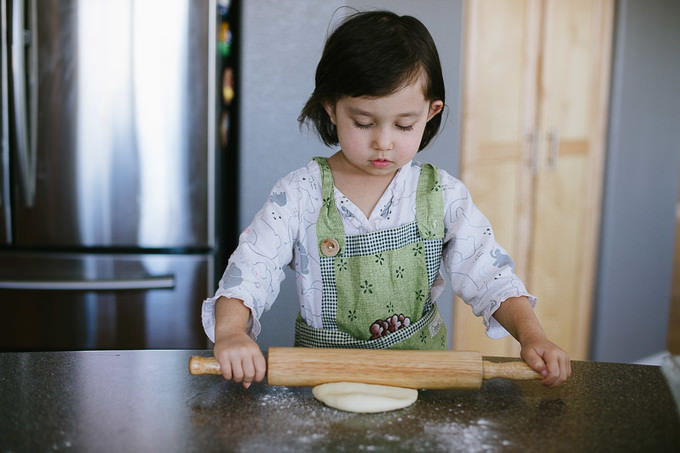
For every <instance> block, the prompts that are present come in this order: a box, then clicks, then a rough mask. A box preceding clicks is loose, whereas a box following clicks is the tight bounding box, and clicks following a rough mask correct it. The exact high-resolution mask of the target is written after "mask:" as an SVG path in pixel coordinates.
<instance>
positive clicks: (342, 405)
mask: <svg viewBox="0 0 680 453" xmlns="http://www.w3.org/2000/svg"><path fill="white" fill-rule="evenodd" d="M312 393H313V394H314V397H315V398H316V399H318V400H319V401H321V402H322V403H324V404H325V405H326V406H329V407H333V408H335V409H340V410H342V411H347V412H361V413H372V412H386V411H393V410H396V409H402V408H404V407H408V406H410V405H411V404H413V403H415V402H416V400H417V399H418V390H415V389H409V388H403V387H391V386H387V385H375V384H362V383H359V382H331V383H328V384H321V385H317V386H316V387H314V388H313V389H312Z"/></svg>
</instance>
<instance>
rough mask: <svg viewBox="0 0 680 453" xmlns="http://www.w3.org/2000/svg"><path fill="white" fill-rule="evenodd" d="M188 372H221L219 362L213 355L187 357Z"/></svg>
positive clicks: (194, 373) (196, 373)
mask: <svg viewBox="0 0 680 453" xmlns="http://www.w3.org/2000/svg"><path fill="white" fill-rule="evenodd" d="M189 373H191V374H193V375H194V376H196V375H199V374H218V375H219V374H222V369H221V368H220V363H219V362H218V361H217V359H215V358H214V357H201V356H198V355H193V356H191V358H190V359H189Z"/></svg>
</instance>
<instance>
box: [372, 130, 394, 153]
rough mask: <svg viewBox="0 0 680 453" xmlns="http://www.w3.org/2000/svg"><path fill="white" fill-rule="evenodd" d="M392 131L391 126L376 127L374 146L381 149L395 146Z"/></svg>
mask: <svg viewBox="0 0 680 453" xmlns="http://www.w3.org/2000/svg"><path fill="white" fill-rule="evenodd" d="M393 146H394V144H393V143H392V133H391V131H390V129H389V127H379V128H376V132H375V136H374V137H373V147H374V148H375V149H377V150H379V151H389V150H391V149H392V148H393Z"/></svg>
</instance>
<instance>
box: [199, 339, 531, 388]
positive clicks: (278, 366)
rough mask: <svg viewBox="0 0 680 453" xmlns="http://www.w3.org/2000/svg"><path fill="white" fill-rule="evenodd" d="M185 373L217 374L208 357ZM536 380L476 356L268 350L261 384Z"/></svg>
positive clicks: (518, 364)
mask: <svg viewBox="0 0 680 453" xmlns="http://www.w3.org/2000/svg"><path fill="white" fill-rule="evenodd" d="M189 372H190V373H191V374H194V375H197V374H222V372H221V370H220V364H219V363H218V362H217V360H216V359H215V358H213V357H200V356H192V357H191V358H190V360H189ZM492 378H507V379H541V375H540V374H538V373H536V372H535V371H534V370H532V369H531V368H529V366H528V365H527V364H526V363H524V362H522V361H513V362H497V363H494V362H490V361H488V360H482V355H481V354H480V353H479V352H463V351H412V350H390V349H326V348H321V349H317V348H284V347H272V348H269V351H268V353H267V383H268V384H269V385H287V386H300V387H307V386H309V387H313V386H315V385H319V384H325V383H327V382H363V383H366V384H380V385H391V386H395V387H408V388H414V389H451V388H479V387H481V386H482V381H483V380H484V379H492Z"/></svg>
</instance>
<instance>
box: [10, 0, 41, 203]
mask: <svg viewBox="0 0 680 453" xmlns="http://www.w3.org/2000/svg"><path fill="white" fill-rule="evenodd" d="M24 6H25V5H24V1H23V0H14V1H13V2H12V82H13V85H14V93H13V94H14V96H13V98H14V113H15V118H16V148H17V155H18V157H19V159H18V160H19V167H20V169H21V182H22V188H23V192H24V203H25V205H26V207H28V208H30V207H32V206H33V203H34V202H35V186H36V176H37V175H36V172H37V158H38V155H37V150H38V143H37V133H38V130H37V126H38V122H37V116H38V81H37V75H38V36H37V34H38V15H37V5H36V0H30V6H29V8H30V9H29V14H30V28H29V30H24V19H25V9H24ZM26 46H29V52H30V53H29V58H30V60H29V62H28V64H27V62H26V58H25V47H26ZM24 74H28V84H29V87H28V89H29V90H30V92H29V96H28V97H27V96H26V79H25V75H24ZM27 99H28V100H29V101H30V103H31V106H30V107H31V108H30V109H29V108H28V101H27ZM29 114H30V119H29ZM29 134H30V135H29Z"/></svg>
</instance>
